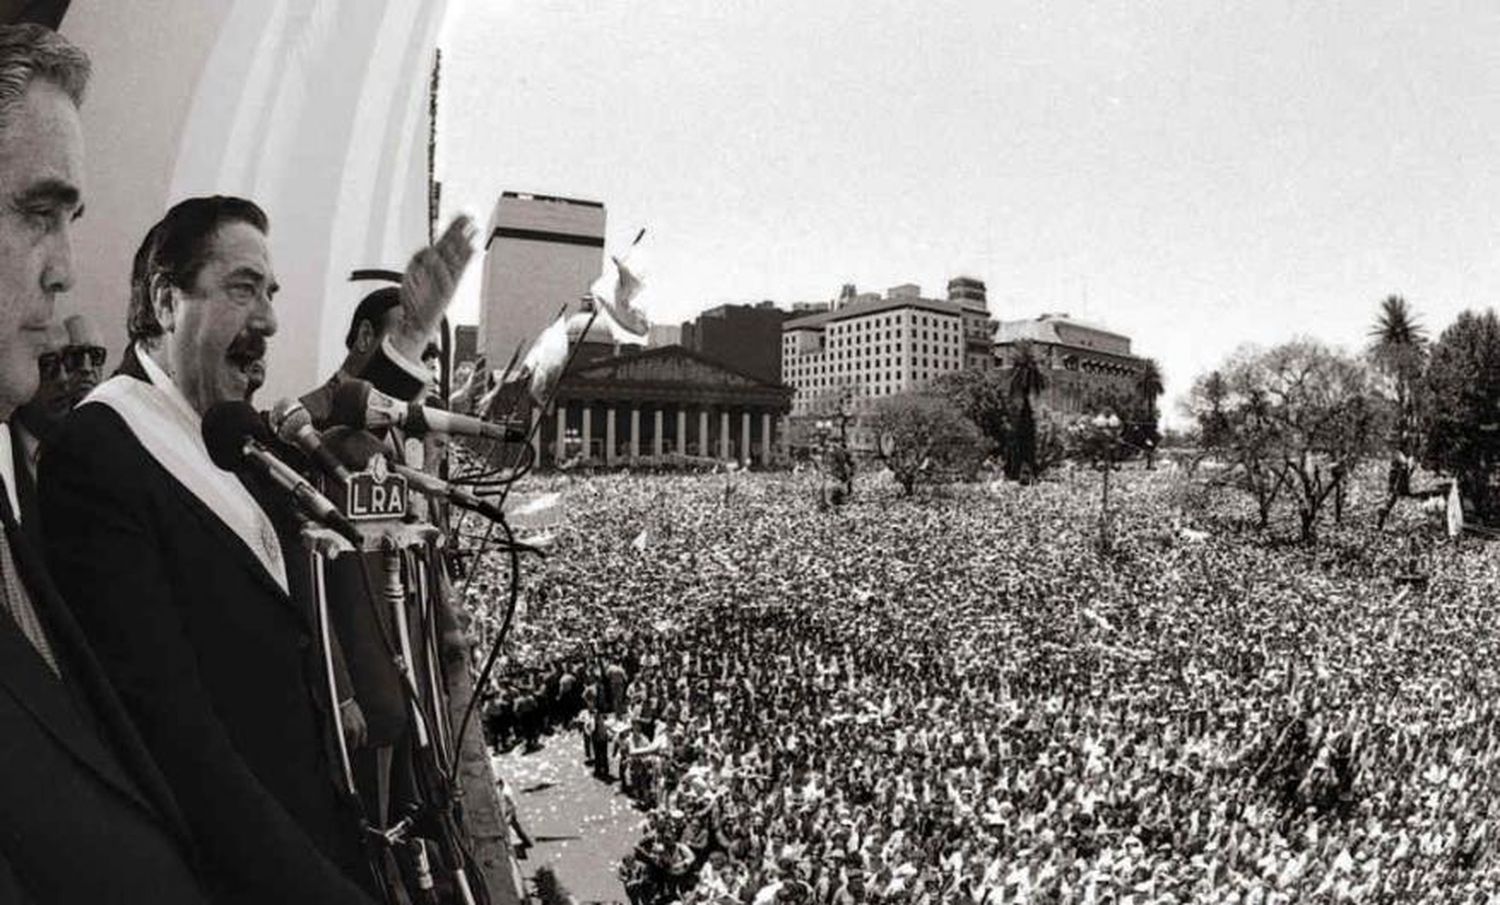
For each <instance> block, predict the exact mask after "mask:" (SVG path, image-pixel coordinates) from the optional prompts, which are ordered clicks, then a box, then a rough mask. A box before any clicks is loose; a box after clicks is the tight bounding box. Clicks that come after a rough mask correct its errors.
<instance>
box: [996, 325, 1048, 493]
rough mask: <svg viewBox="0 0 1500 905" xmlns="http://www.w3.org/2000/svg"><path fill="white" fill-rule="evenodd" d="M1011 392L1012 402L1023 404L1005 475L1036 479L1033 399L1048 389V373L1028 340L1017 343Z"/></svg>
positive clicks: (1013, 360) (1011, 377)
mask: <svg viewBox="0 0 1500 905" xmlns="http://www.w3.org/2000/svg"><path fill="white" fill-rule="evenodd" d="M1009 389H1010V396H1011V398H1012V399H1014V400H1015V401H1016V402H1017V403H1019V404H1020V413H1019V415H1018V417H1017V419H1016V426H1015V430H1014V431H1013V432H1012V436H1011V453H1010V454H1009V455H1007V456H1006V457H1005V469H1006V474H1007V476H1009V477H1012V478H1016V477H1021V476H1022V475H1023V473H1025V472H1030V474H1032V475H1035V474H1036V472H1037V456H1036V453H1037V448H1036V412H1035V411H1034V410H1033V408H1032V404H1031V398H1032V397H1033V396H1036V395H1038V394H1040V393H1042V392H1043V391H1044V390H1046V389H1047V372H1046V371H1045V370H1043V368H1042V362H1041V360H1040V359H1039V358H1038V357H1037V355H1036V350H1035V348H1033V347H1032V345H1031V343H1030V342H1029V341H1027V340H1022V341H1020V342H1018V343H1016V352H1015V357H1014V358H1013V359H1012V360H1011V363H1010V386H1009Z"/></svg>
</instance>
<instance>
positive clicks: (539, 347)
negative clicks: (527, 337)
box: [522, 317, 568, 404]
mask: <svg viewBox="0 0 1500 905" xmlns="http://www.w3.org/2000/svg"><path fill="white" fill-rule="evenodd" d="M567 363H568V322H567V321H566V320H565V319H563V318H561V317H559V318H558V319H557V320H555V321H553V322H552V324H551V325H550V326H549V327H547V329H545V330H543V331H542V333H541V335H540V336H538V337H537V338H536V342H534V343H532V344H531V348H530V349H529V350H528V351H527V352H526V359H525V361H524V362H523V365H522V367H523V368H524V369H525V371H526V373H528V374H530V375H531V398H532V399H534V400H536V401H537V403H539V404H545V403H546V402H547V400H548V399H550V398H551V397H552V390H553V389H554V388H555V387H556V386H557V382H558V380H560V379H562V371H563V366H564V365H566V364H567Z"/></svg>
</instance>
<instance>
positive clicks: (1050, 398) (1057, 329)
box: [995, 314, 1145, 418]
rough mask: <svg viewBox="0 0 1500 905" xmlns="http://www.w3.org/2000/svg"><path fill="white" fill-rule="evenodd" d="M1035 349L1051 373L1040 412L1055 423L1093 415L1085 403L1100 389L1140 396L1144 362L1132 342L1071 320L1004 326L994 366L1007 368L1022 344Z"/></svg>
mask: <svg viewBox="0 0 1500 905" xmlns="http://www.w3.org/2000/svg"><path fill="white" fill-rule="evenodd" d="M1022 342H1028V343H1030V344H1031V347H1032V351H1033V353H1034V354H1035V355H1036V356H1037V357H1038V359H1039V360H1040V361H1041V363H1042V367H1043V369H1044V370H1045V371H1046V376H1047V388H1046V389H1045V390H1044V391H1042V394H1041V396H1040V398H1039V399H1038V400H1037V408H1038V411H1040V412H1045V413H1047V414H1048V415H1050V416H1051V417H1054V418H1069V417H1073V416H1077V415H1083V414H1088V413H1087V412H1085V411H1084V408H1085V403H1086V402H1087V400H1088V397H1089V396H1090V394H1091V393H1093V392H1094V391H1096V390H1101V389H1114V390H1121V391H1125V392H1129V393H1134V392H1137V384H1138V382H1139V380H1140V376H1141V372H1142V370H1143V367H1144V364H1145V360H1144V359H1142V358H1137V357H1136V356H1135V355H1133V354H1131V346H1130V338H1129V337H1128V336H1124V335H1122V334H1119V333H1115V332H1113V331H1111V330H1109V329H1107V328H1105V327H1100V326H1096V325H1094V324H1088V323H1085V322H1083V321H1080V320H1077V319H1075V318H1072V317H1069V316H1068V315H1066V314H1043V315H1041V316H1039V317H1036V318H1033V319H1032V320H1024V321H1002V322H1001V323H1000V330H999V334H998V339H997V342H996V344H995V362H996V364H997V366H999V367H1001V368H1008V367H1010V365H1011V364H1012V362H1013V361H1014V360H1015V354H1016V349H1017V346H1018V344H1019V343H1022Z"/></svg>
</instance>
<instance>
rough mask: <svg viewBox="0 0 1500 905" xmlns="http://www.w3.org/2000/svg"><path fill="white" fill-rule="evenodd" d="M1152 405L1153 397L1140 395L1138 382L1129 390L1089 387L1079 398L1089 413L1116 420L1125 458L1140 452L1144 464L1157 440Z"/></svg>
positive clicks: (1113, 387) (1159, 436) (1117, 386)
mask: <svg viewBox="0 0 1500 905" xmlns="http://www.w3.org/2000/svg"><path fill="white" fill-rule="evenodd" d="M1155 408H1156V400H1155V399H1152V398H1150V397H1148V396H1145V395H1143V394H1142V392H1141V387H1140V384H1139V382H1137V384H1136V386H1134V387H1132V388H1130V389H1126V388H1125V387H1123V386H1119V385H1116V384H1105V385H1103V386H1096V387H1092V388H1091V389H1090V390H1089V391H1088V392H1087V393H1086V394H1085V395H1084V397H1083V410H1084V411H1085V412H1087V413H1088V414H1089V415H1091V416H1092V415H1107V416H1113V417H1114V418H1115V419H1116V420H1117V421H1119V422H1120V424H1119V427H1118V428H1117V433H1118V434H1119V440H1120V442H1121V444H1123V447H1124V449H1125V450H1126V454H1127V458H1128V457H1129V456H1134V455H1136V454H1137V453H1144V454H1145V455H1146V460H1147V464H1148V465H1149V464H1150V463H1151V458H1152V457H1153V456H1154V455H1155V454H1156V446H1157V444H1158V443H1159V442H1160V441H1161V434H1160V432H1159V431H1158V430H1157V427H1156V412H1155Z"/></svg>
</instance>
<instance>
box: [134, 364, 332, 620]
mask: <svg viewBox="0 0 1500 905" xmlns="http://www.w3.org/2000/svg"><path fill="white" fill-rule="evenodd" d="M115 374H116V375H122V376H125V377H133V378H135V379H136V380H142V381H145V382H147V383H150V382H151V381H150V378H149V377H148V376H147V375H146V369H145V368H143V367H141V362H140V359H139V358H138V357H137V356H136V351H135V347H134V346H131V347H130V348H128V349H126V350H125V355H124V357H123V358H121V360H120V367H119V368H118V369H117V370H116V371H115ZM125 430H126V432H127V433H128V432H129V431H130V427H129V425H128V424H127V425H126V426H125ZM136 442H137V443H138V444H139V443H140V441H139V439H136ZM142 451H143V452H145V453H146V458H147V460H149V461H150V462H151V464H152V466H154V467H155V468H156V469H157V470H158V471H160V472H161V473H162V474H163V475H165V476H166V480H165V481H164V482H163V483H164V484H166V485H167V486H168V487H171V488H172V490H173V492H174V493H175V494H176V495H177V498H178V499H179V500H181V501H182V503H183V504H184V505H185V506H187V508H188V509H190V510H192V511H193V513H194V514H196V515H197V517H198V519H199V520H200V521H202V522H203V523H204V524H205V525H207V526H208V527H209V530H211V531H213V532H214V533H215V534H216V535H217V536H218V537H219V539H220V542H221V543H223V544H224V545H225V546H227V547H229V548H230V549H232V550H234V555H235V557H236V559H238V560H239V562H240V563H241V564H242V565H243V566H244V567H245V568H247V569H249V570H250V571H251V572H253V573H254V574H255V578H256V580H257V581H259V582H260V583H261V584H262V585H264V586H265V587H266V590H267V591H269V592H270V593H272V594H274V595H276V598H277V599H278V600H281V601H282V602H283V603H285V604H286V605H287V606H289V607H291V608H292V610H293V611H294V612H296V613H297V615H298V617H299V618H301V619H302V620H303V621H304V622H307V623H308V624H309V626H310V625H311V621H310V619H309V617H308V614H306V613H304V612H302V610H301V609H300V608H298V607H297V604H296V602H295V601H294V600H293V599H292V597H291V596H290V595H289V594H288V593H287V592H286V591H284V590H282V588H281V586H280V585H279V584H277V583H276V579H274V578H272V577H271V575H270V574H269V573H267V572H266V568H265V566H264V565H262V564H261V561H260V560H259V559H257V558H256V556H255V554H254V553H252V552H251V551H250V550H249V548H247V547H246V546H245V543H244V541H243V540H242V539H241V538H240V536H239V535H238V534H236V533H235V532H234V530H233V529H232V528H230V527H229V526H228V525H226V524H225V523H224V520H223V519H221V518H219V517H218V515H216V514H215V513H214V511H213V510H212V509H210V508H209V507H208V506H206V505H204V502H203V501H202V500H201V499H199V498H198V496H197V494H195V493H193V492H192V491H191V490H189V489H188V488H187V487H185V486H184V485H183V483H182V482H181V481H179V480H178V479H177V478H176V477H175V476H173V475H172V473H171V472H169V471H167V470H166V469H165V468H163V467H162V464H161V463H160V462H158V461H157V460H156V458H155V457H154V456H152V455H151V454H150V452H149V451H148V450H146V449H145V447H144V445H142ZM224 476H225V477H226V478H230V479H233V480H238V478H237V477H235V476H233V475H231V474H230V473H228V472H225V474H224ZM246 489H247V490H249V491H250V495H251V496H252V497H255V499H256V502H258V503H260V504H261V506H262V508H263V509H265V506H266V501H265V500H264V497H263V496H262V495H257V494H256V492H255V489H254V488H253V487H251V486H249V485H247V488H246ZM266 513H267V516H268V517H269V518H271V520H272V522H273V523H276V518H275V515H274V514H273V510H271V509H266ZM278 542H279V541H278ZM282 552H283V553H284V554H285V553H289V552H290V553H294V554H295V553H296V552H298V551H295V550H294V551H287V550H286V548H285V545H283V548H282ZM284 558H285V560H286V561H287V562H288V563H290V562H291V559H290V557H284ZM288 582H289V583H288V587H292V585H291V584H290V577H289V578H288Z"/></svg>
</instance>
